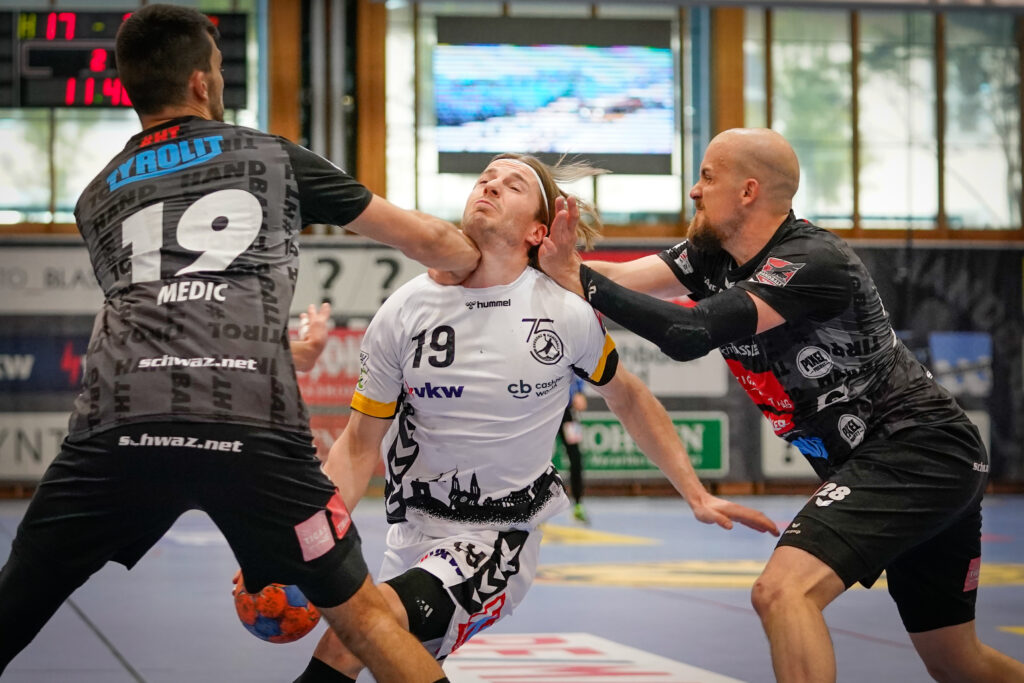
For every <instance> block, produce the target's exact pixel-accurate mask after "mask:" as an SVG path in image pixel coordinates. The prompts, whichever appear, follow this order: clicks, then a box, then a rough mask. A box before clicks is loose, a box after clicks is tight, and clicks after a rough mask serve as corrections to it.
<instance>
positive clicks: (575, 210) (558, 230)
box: [538, 197, 689, 298]
mask: <svg viewBox="0 0 1024 683" xmlns="http://www.w3.org/2000/svg"><path fill="white" fill-rule="evenodd" d="M579 218H580V212H579V207H578V206H577V205H576V200H575V199H574V198H573V197H569V198H568V199H566V198H565V197H559V198H557V199H556V200H555V218H554V220H553V221H552V222H551V230H550V231H549V233H548V236H547V237H545V238H544V241H543V242H542V243H541V246H540V251H539V253H538V257H539V260H540V267H541V270H543V271H544V272H545V273H546V274H547V275H548V277H550V278H551V279H553V280H555V281H556V282H557V283H558V284H560V285H561V286H562V287H564V288H565V289H568V290H569V291H570V292H575V293H576V294H580V295H582V294H583V289H582V287H581V284H580V277H579V269H580V262H581V261H580V256H579V253H578V252H577V251H576V242H577V240H576V227H575V226H576V223H577V222H578V221H579ZM586 264H587V266H588V267H590V268H592V269H593V270H596V271H597V272H599V273H601V274H602V275H604V276H605V277H607V278H609V279H610V280H613V281H614V282H616V283H617V284H620V285H622V286H623V287H627V288H629V289H632V290H634V291H637V292H643V293H644V294H649V295H651V296H657V297H661V298H672V297H677V296H683V295H684V294H688V293H689V290H688V289H686V287H684V286H683V285H682V284H681V283H680V282H679V280H678V279H676V276H675V275H674V274H673V273H672V269H671V268H669V267H668V265H667V264H666V263H665V262H664V261H662V260H661V258H660V257H659V256H658V255H657V254H652V255H650V256H644V257H642V258H639V259H634V260H632V261H623V262H619V263H617V262H612V261H587V262H586Z"/></svg>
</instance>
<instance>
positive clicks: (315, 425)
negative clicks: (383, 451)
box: [309, 412, 384, 472]
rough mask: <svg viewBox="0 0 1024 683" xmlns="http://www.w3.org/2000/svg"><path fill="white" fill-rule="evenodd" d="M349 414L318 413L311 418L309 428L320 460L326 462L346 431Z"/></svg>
mask: <svg viewBox="0 0 1024 683" xmlns="http://www.w3.org/2000/svg"><path fill="white" fill-rule="evenodd" d="M348 416H349V413H347V412H345V413H318V414H315V415H313V416H311V417H310V418H309V428H310V430H311V431H312V432H313V445H314V446H316V454H317V457H319V458H320V460H326V459H327V454H328V453H330V451H331V446H332V445H333V444H334V442H335V440H336V439H337V438H338V437H339V436H341V433H342V432H343V431H345V425H347V424H348ZM380 470H381V472H383V471H384V462H383V459H381V463H380Z"/></svg>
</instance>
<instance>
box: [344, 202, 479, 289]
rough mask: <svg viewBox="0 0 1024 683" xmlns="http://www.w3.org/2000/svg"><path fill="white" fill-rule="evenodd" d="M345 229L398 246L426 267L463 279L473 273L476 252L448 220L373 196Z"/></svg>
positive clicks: (477, 257) (463, 235)
mask: <svg viewBox="0 0 1024 683" xmlns="http://www.w3.org/2000/svg"><path fill="white" fill-rule="evenodd" d="M345 227H347V228H348V229H350V230H354V231H355V232H357V233H359V234H360V235H365V236H367V237H372V238H373V239H375V240H377V241H378V242H383V243H384V244H388V245H390V246H392V247H395V248H397V249H399V250H400V251H401V252H402V253H403V254H405V255H406V256H408V257H409V258H413V259H416V260H417V261H419V262H420V263H422V264H423V265H425V266H427V267H428V268H435V269H437V270H441V271H449V272H451V273H452V274H453V279H454V278H460V279H459V281H460V282H461V279H464V278H465V277H466V276H467V275H469V274H470V273H471V272H473V269H475V268H476V264H477V262H478V261H479V260H480V252H479V250H477V248H476V245H475V244H473V240H471V239H469V238H468V237H466V235H465V234H463V232H462V231H461V230H459V229H458V228H457V227H455V225H453V224H452V223H449V222H448V221H443V220H441V219H440V218H435V217H434V216H431V215H429V214H425V213H421V212H419V211H408V210H406V209H402V208H399V207H397V206H395V205H394V204H392V203H390V202H389V201H388V200H386V199H384V198H383V197H378V196H377V195H374V197H373V199H372V200H370V204H369V205H368V206H367V207H366V208H365V209H364V210H363V212H362V213H361V214H359V216H358V217H357V218H356V219H355V220H354V221H352V222H351V223H349V224H348V225H347V226H345Z"/></svg>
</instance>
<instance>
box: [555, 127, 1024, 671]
mask: <svg viewBox="0 0 1024 683" xmlns="http://www.w3.org/2000/svg"><path fill="white" fill-rule="evenodd" d="M799 179H800V166H799V162H798V160H797V157H796V154H795V153H794V151H793V149H792V147H791V146H790V145H789V143H788V142H787V141H786V140H785V138H783V137H782V136H781V135H779V134H778V133H776V132H774V131H771V130H767V129H733V130H727V131H725V132H723V133H721V134H719V135H718V136H716V137H715V138H714V139H713V140H712V141H711V143H710V144H709V145H708V148H707V150H706V153H705V155H704V159H703V161H702V162H701V167H700V178H699V180H698V181H697V183H696V184H695V185H694V186H693V188H692V189H691V190H690V198H691V199H693V201H694V205H695V209H696V210H695V214H694V217H693V220H692V222H691V224H690V229H689V235H688V239H687V240H685V241H683V242H681V243H680V244H678V245H676V246H674V247H672V248H671V249H667V250H666V251H664V252H662V253H660V254H656V255H651V256H646V257H643V258H640V259H637V260H634V261H630V262H625V263H602V262H594V261H588V262H587V263H586V264H585V265H583V264H582V263H581V260H580V257H579V255H578V254H577V252H576V249H575V245H576V240H575V237H574V236H573V234H572V233H571V231H570V230H569V229H568V228H567V226H570V225H572V224H573V223H574V221H575V215H576V212H577V208H576V206H575V205H574V203H573V202H572V201H571V200H569V201H566V200H560V201H559V205H558V207H557V211H558V214H557V216H556V218H555V220H554V222H553V224H552V230H551V235H550V237H549V238H546V239H545V240H544V243H543V244H542V246H541V248H540V265H541V267H542V269H543V270H544V272H546V273H547V274H548V275H549V276H551V277H552V278H554V279H555V280H556V281H557V282H558V283H559V284H561V285H562V286H563V287H565V288H566V289H569V290H570V291H574V292H576V293H577V294H579V295H580V296H583V297H584V298H585V299H586V300H587V301H589V302H590V304H591V305H592V306H593V307H594V308H595V309H596V310H598V311H600V312H601V313H603V314H605V315H606V316H608V317H609V318H611V319H612V320H614V321H616V322H617V323H619V324H621V325H623V326H624V327H626V328H627V329H629V330H632V331H633V332H635V333H637V334H639V335H640V336H642V337H644V338H646V339H648V340H650V341H652V342H654V343H655V344H657V345H658V346H659V348H661V350H662V351H663V352H664V353H666V354H667V355H668V356H670V357H672V358H673V359H675V360H679V361H687V360H692V359H695V358H699V357H701V356H703V355H705V354H707V353H708V352H709V351H711V350H712V349H715V348H717V349H718V350H719V351H720V352H721V354H722V356H723V358H725V361H726V364H727V365H728V366H729V369H730V370H731V371H732V373H733V374H734V375H735V376H736V378H737V380H739V382H740V384H741V386H742V387H743V388H744V390H746V392H747V393H748V394H749V395H750V397H751V399H752V400H753V401H754V402H755V404H757V406H758V408H759V409H760V410H761V411H762V412H763V413H764V415H765V417H766V418H767V419H768V420H769V422H770V423H771V425H772V428H773V430H774V431H775V433H776V435H778V436H779V437H781V438H783V439H785V440H786V441H787V442H789V443H791V444H792V445H794V446H795V447H796V448H798V449H799V450H800V452H801V453H803V454H804V456H805V457H806V458H807V460H808V462H810V464H811V466H812V467H813V468H814V470H815V472H816V473H817V474H818V476H819V477H820V478H821V479H822V481H823V483H822V485H821V487H820V488H819V489H818V490H817V491H816V492H815V493H814V495H812V496H811V498H810V499H809V500H808V502H807V504H806V505H805V506H804V507H803V509H802V510H801V511H800V512H799V514H797V516H796V518H795V519H794V520H793V521H792V523H791V524H790V525H789V527H788V528H787V529H786V530H785V532H784V533H783V535H782V537H781V539H780V540H779V543H778V545H777V547H776V549H775V551H774V552H773V553H772V556H771V558H770V559H769V561H768V564H767V566H766V567H765V569H764V571H763V572H762V574H761V576H760V577H759V578H758V580H757V582H756V583H755V585H754V589H753V594H752V601H753V604H754V608H755V609H756V610H757V613H758V615H759V616H760V617H761V621H762V624H763V626H764V629H765V633H766V634H767V636H768V640H769V642H770V644H771V652H772V663H773V666H774V669H775V675H776V677H777V678H778V680H780V681H834V680H835V679H836V664H835V654H834V651H833V648H832V643H831V640H830V638H829V632H828V628H827V626H826V624H825V620H824V618H823V616H822V611H823V610H824V608H825V606H826V605H828V604H829V603H831V602H832V601H833V600H834V599H835V598H837V597H838V596H839V595H841V594H842V593H843V592H844V591H845V590H846V589H848V588H850V587H851V586H852V585H854V584H855V583H858V582H860V583H862V584H863V585H865V586H871V584H872V583H874V581H875V580H876V579H877V578H878V577H879V575H880V574H881V572H882V571H883V570H884V571H885V572H886V576H887V580H888V587H889V593H890V594H891V595H892V597H893V599H894V600H895V602H896V605H897V607H898V608H899V612H900V616H901V618H902V620H903V623H904V626H905V627H906V629H907V631H908V633H909V634H910V639H911V641H912V642H913V644H914V647H915V648H916V649H917V652H918V654H919V655H920V657H921V659H922V660H923V662H924V664H925V666H926V667H927V668H928V672H929V673H930V674H931V675H932V676H933V677H934V678H935V679H936V680H941V681H954V680H955V681H1010V680H1014V681H1020V680H1024V665H1022V664H1021V663H1020V662H1017V661H1015V660H1013V659H1011V658H1009V657H1007V656H1006V655H1003V654H1001V653H999V652H997V651H996V650H994V649H992V648H990V647H988V646H986V645H984V644H982V643H981V642H980V641H979V640H978V637H977V634H976V633H975V628H974V607H975V601H976V597H977V588H978V576H979V570H980V565H981V500H982V495H983V492H984V490H985V484H986V482H987V479H988V467H989V459H988V453H987V452H986V450H985V447H984V445H983V444H982V442H981V438H980V437H979V434H978V430H977V428H976V427H975V426H974V425H973V424H971V422H970V421H969V420H968V419H967V416H966V415H965V414H964V412H963V410H961V408H960V407H959V406H958V405H957V403H956V401H955V400H954V399H953V397H952V396H951V395H950V394H949V393H948V392H946V391H945V390H944V389H943V388H942V387H941V386H939V385H938V384H937V383H936V382H935V381H934V379H933V378H932V375H931V373H929V372H928V370H926V369H925V368H924V367H923V366H922V365H921V364H920V363H919V362H918V361H917V360H916V359H915V358H914V356H913V355H912V354H911V353H910V352H909V351H908V350H907V348H906V347H905V346H904V345H903V343H902V342H900V340H899V339H898V338H897V337H896V334H895V332H894V331H893V329H892V325H891V323H890V321H889V316H888V314H887V313H886V311H885V308H884V307H883V305H882V302H881V300H880V298H879V295H878V291H877V290H876V288H875V285H874V282H873V281H872V279H871V276H870V275H869V274H868V271H867V269H866V268H865V267H864V264H863V263H861V261H860V259H859V258H858V257H857V256H856V254H854V252H853V250H852V249H851V248H850V247H849V245H847V244H846V243H845V242H844V241H843V240H841V239H840V238H838V237H836V236H835V235H833V234H832V233H830V232H828V231H827V230H823V229H821V228H818V227H816V226H814V225H812V224H811V223H809V222H808V221H805V220H801V219H798V218H797V217H796V216H795V215H794V213H793V211H792V200H793V196H794V194H795V193H796V190H797V187H798V184H799ZM682 295H689V296H690V298H691V299H693V300H695V301H696V302H697V305H696V306H695V307H693V308H684V307H682V306H677V305H675V304H672V303H669V302H666V301H662V300H661V299H660V298H655V297H663V298H668V297H676V296H682Z"/></svg>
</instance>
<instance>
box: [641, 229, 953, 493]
mask: <svg viewBox="0 0 1024 683" xmlns="http://www.w3.org/2000/svg"><path fill="white" fill-rule="evenodd" d="M661 258H662V259H663V260H664V261H665V263H667V264H668V266H669V267H670V268H671V269H672V272H673V273H675V275H676V278H677V279H678V280H679V281H680V282H681V283H682V284H683V285H684V286H685V287H686V288H687V289H689V290H690V292H691V293H692V294H691V297H692V298H693V299H696V300H700V299H703V298H706V297H709V296H713V295H714V294H715V293H717V292H719V291H722V290H725V289H727V288H729V287H733V286H735V287H740V288H742V289H745V290H747V291H749V292H751V293H752V294H754V295H756V296H757V297H758V298H760V299H762V300H763V301H765V302H767V303H768V305H769V306H771V307H772V308H773V309H774V310H776V311H777V312H778V313H779V314H780V315H782V317H783V318H785V319H786V323H785V324H784V325H780V326H778V327H776V328H773V329H771V330H768V331H766V332H764V333H762V334H758V335H754V336H752V337H750V338H747V339H740V340H736V341H734V342H733V343H730V344H726V345H724V346H722V347H721V348H720V349H719V350H720V351H721V353H722V357H723V358H724V359H725V362H726V364H727V365H728V366H729V369H730V370H731V371H732V373H733V375H735V376H736V379H738V380H739V382H740V384H741V385H742V386H743V388H744V389H745V390H746V392H747V394H748V395H749V396H750V397H751V399H753V400H754V402H755V403H756V404H757V406H758V408H759V409H760V410H761V412H762V413H763V414H764V416H765V417H766V418H767V419H768V421H769V422H770V423H771V425H772V429H773V430H774V431H775V433H776V434H777V435H778V436H780V437H782V438H783V439H785V440H786V441H789V442H790V443H792V444H793V445H794V446H796V447H797V448H798V449H799V450H800V451H801V452H802V453H803V454H804V456H806V457H807V459H808V461H809V462H810V463H811V465H812V466H813V467H814V468H815V470H817V471H818V473H819V474H821V475H822V476H826V475H825V474H824V473H825V472H826V471H827V470H828V468H829V467H835V466H838V465H839V464H841V463H842V462H843V461H845V460H846V458H848V457H849V455H850V452H851V451H852V450H853V449H855V448H856V447H857V446H858V445H860V443H861V442H862V441H863V440H864V439H865V438H866V437H868V436H869V435H872V434H878V435H882V436H886V435H889V434H892V433H894V432H896V431H899V430H901V429H905V428H907V427H912V426H917V425H922V424H936V423H943V422H949V421H954V420H965V419H966V417H965V416H964V414H963V411H962V410H961V409H960V408H959V406H958V405H957V403H956V401H955V400H954V399H953V398H952V397H951V396H950V395H949V393H948V392H946V391H945V390H944V389H943V388H942V387H941V386H939V385H938V384H937V383H936V382H934V381H933V380H932V377H931V374H930V373H929V372H928V371H927V370H926V369H925V368H924V367H923V366H922V365H921V364H920V363H919V362H918V361H917V360H916V359H915V358H914V357H913V356H912V355H911V354H910V352H909V351H908V350H907V348H906V347H905V346H904V345H903V343H902V342H900V341H899V339H897V337H896V333H895V332H894V331H893V329H892V325H891V324H890V322H889V316H888V315H887V314H886V312H885V308H884V307H883V306H882V300H881V298H880V297H879V296H878V291H877V290H876V289H875V284H874V281H873V280H872V279H871V275H870V274H869V273H868V271H867V269H866V268H865V267H864V264H863V263H861V260H860V259H859V258H858V257H857V255H856V254H855V253H854V252H853V250H852V249H851V248H850V246H849V245H848V244H846V243H845V242H843V241H842V240H841V239H839V238H838V237H836V236H835V235H833V234H832V233H830V232H828V231H827V230H822V229H821V228H818V227H816V226H814V225H812V224H810V223H808V222H807V221H803V220H797V219H796V217H795V216H793V214H792V213H790V215H789V218H787V220H786V221H785V222H784V223H783V224H782V225H781V226H780V227H779V229H778V230H777V231H776V233H775V235H774V236H773V237H772V238H771V240H769V242H768V244H767V245H765V247H764V248H763V249H762V250H761V252H760V253H759V254H757V255H756V256H755V257H754V258H752V259H750V261H748V262H747V263H745V264H743V265H742V266H737V265H736V264H735V263H734V262H733V261H732V258H731V257H730V256H729V255H728V254H727V253H725V252H721V253H719V254H707V253H705V252H702V251H701V250H700V249H698V248H697V247H695V246H694V245H692V244H691V243H690V242H688V241H687V242H682V243H681V244H677V245H676V246H675V247H672V248H671V249H668V250H666V251H664V252H662V253H661Z"/></svg>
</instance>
